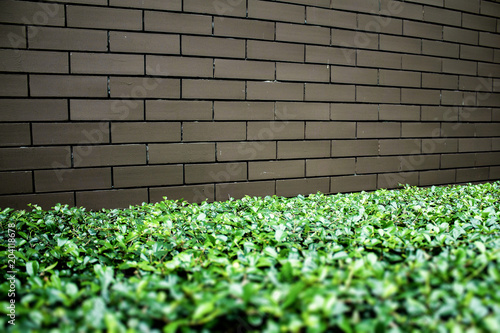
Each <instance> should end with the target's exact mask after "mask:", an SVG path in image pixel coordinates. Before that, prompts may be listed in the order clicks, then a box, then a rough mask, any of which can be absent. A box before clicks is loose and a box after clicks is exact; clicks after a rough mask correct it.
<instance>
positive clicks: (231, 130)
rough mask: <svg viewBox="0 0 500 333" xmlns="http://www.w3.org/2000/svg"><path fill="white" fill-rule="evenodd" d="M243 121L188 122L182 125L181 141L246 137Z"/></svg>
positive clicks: (226, 139) (233, 139) (234, 139)
mask: <svg viewBox="0 0 500 333" xmlns="http://www.w3.org/2000/svg"><path fill="white" fill-rule="evenodd" d="M245 125H246V124H245V122H189V123H184V124H183V125H182V140H183V141H237V140H245V139H246V129H245Z"/></svg>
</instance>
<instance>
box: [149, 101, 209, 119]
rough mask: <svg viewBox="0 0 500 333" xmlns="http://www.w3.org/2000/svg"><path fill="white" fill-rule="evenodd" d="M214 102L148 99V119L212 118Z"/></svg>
mask: <svg viewBox="0 0 500 333" xmlns="http://www.w3.org/2000/svg"><path fill="white" fill-rule="evenodd" d="M211 119H212V102H208V101H166V100H153V101H151V100H148V101H146V120H211Z"/></svg>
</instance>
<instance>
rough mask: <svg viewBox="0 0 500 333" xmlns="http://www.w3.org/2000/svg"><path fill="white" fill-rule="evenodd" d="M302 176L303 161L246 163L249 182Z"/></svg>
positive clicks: (303, 169) (303, 171)
mask: <svg viewBox="0 0 500 333" xmlns="http://www.w3.org/2000/svg"><path fill="white" fill-rule="evenodd" d="M304 176H305V162H304V161H303V160H292V161H268V162H249V163H248V179H249V180H258V179H280V178H299V177H304Z"/></svg>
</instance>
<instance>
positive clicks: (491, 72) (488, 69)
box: [474, 62, 500, 77]
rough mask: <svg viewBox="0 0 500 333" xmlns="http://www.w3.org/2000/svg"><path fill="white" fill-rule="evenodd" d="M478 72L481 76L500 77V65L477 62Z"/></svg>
mask: <svg viewBox="0 0 500 333" xmlns="http://www.w3.org/2000/svg"><path fill="white" fill-rule="evenodd" d="M474 74H475V73H474ZM477 74H478V75H479V76H487V77H490V76H494V77H500V65H498V64H487V63H483V62H480V63H478V64H477Z"/></svg>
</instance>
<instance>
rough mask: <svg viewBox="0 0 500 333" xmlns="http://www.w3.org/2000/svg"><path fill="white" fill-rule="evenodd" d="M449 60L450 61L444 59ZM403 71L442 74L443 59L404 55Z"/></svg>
mask: <svg viewBox="0 0 500 333" xmlns="http://www.w3.org/2000/svg"><path fill="white" fill-rule="evenodd" d="M444 60H449V59H443V61H444ZM402 66H403V69H409V70H416V71H422V72H440V71H441V59H440V58H436V57H427V56H419V55H410V54H403V61H402Z"/></svg>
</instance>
